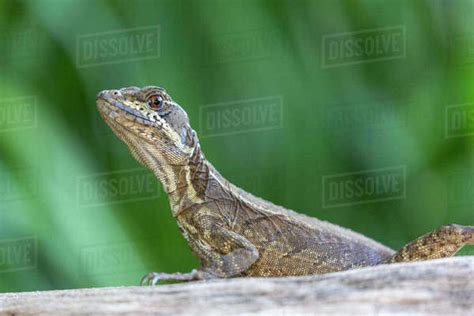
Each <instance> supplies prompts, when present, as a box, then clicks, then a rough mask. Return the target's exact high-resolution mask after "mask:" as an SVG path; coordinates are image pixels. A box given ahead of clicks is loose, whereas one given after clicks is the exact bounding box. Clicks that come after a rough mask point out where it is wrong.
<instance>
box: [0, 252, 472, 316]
mask: <svg viewBox="0 0 474 316" xmlns="http://www.w3.org/2000/svg"><path fill="white" fill-rule="evenodd" d="M71 313H75V314H76V313H81V314H82V313H84V314H111V313H117V314H130V315H137V314H142V313H148V314H150V313H153V314H156V315H170V314H173V315H175V314H186V315H191V314H195V315H203V314H214V315H223V314H258V315H261V314H270V315H272V314H273V315H285V314H287V315H294V314H318V315H320V314H331V315H333V314H337V315H345V314H351V315H354V314H361V315H362V314H363V315H374V314H377V315H380V314H383V315H386V314H397V315H400V314H402V315H404V314H410V315H413V314H416V315H420V314H421V315H423V314H428V315H431V314H438V315H440V314H441V315H448V314H449V315H474V256H472V257H454V258H447V259H440V260H432V261H423V262H413V263H401V264H391V265H381V266H375V267H370V268H363V269H359V270H352V271H346V272H337V273H330V274H325V275H314V276H306V277H287V278H236V279H226V280H215V281H201V282H192V283H182V284H172V285H161V286H155V287H119V288H94V289H78V290H60V291H44V292H24V293H5V294H0V314H2V315H3V314H6V315H13V314H14V315H18V314H48V315H49V314H61V315H64V314H71Z"/></svg>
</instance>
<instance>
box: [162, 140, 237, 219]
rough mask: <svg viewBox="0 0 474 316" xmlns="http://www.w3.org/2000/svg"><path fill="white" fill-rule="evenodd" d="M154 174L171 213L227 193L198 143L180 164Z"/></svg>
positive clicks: (164, 168) (223, 183) (168, 166)
mask: <svg viewBox="0 0 474 316" xmlns="http://www.w3.org/2000/svg"><path fill="white" fill-rule="evenodd" d="M155 170H156V171H155V175H156V176H157V178H158V179H159V180H160V182H161V183H162V184H163V187H164V189H165V191H166V193H167V194H168V197H169V202H170V206H171V210H172V213H173V216H175V217H176V216H177V215H178V214H179V213H181V212H183V211H185V210H188V209H190V208H191V207H193V206H196V205H199V204H203V203H206V202H208V201H210V200H216V199H219V198H222V197H223V196H226V195H228V194H229V192H228V191H229V190H230V186H231V185H230V183H229V182H228V181H227V180H226V179H225V178H224V177H223V176H221V175H220V173H219V172H218V171H217V170H216V169H215V168H214V166H213V165H212V164H211V163H210V162H209V161H207V159H206V158H205V156H204V154H203V152H202V150H201V147H200V146H199V143H197V144H196V146H195V148H194V151H193V154H192V155H191V157H190V158H189V159H188V160H187V163H184V164H182V165H172V166H171V165H167V166H164V167H162V168H157V169H155Z"/></svg>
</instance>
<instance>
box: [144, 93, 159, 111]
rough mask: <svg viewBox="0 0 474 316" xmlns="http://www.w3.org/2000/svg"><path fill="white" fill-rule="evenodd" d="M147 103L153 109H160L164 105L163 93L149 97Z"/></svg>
mask: <svg viewBox="0 0 474 316" xmlns="http://www.w3.org/2000/svg"><path fill="white" fill-rule="evenodd" d="M147 103H148V105H149V106H150V107H151V108H152V109H154V110H159V109H161V107H162V106H163V97H162V96H161V95H152V96H150V97H149V98H148V100H147Z"/></svg>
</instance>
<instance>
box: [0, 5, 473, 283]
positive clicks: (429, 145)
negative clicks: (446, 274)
mask: <svg viewBox="0 0 474 316" xmlns="http://www.w3.org/2000/svg"><path fill="white" fill-rule="evenodd" d="M473 15H474V2H473V1H448V0H445V1H411V0H410V1H409V0H403V1H400V0H396V1H375V0H373V1H355V0H354V1H332V0H327V1H316V0H315V1H302V0H301V1H291V0H287V1H277V0H272V1H270V0H268V1H250V0H249V1H240V0H228V1H219V0H212V1H207V0H200V1H197V0H196V1H190V0H188V1H185V0H181V1H179V0H169V1H168V0H159V1H125V0H123V1H120V0H117V1H87V0H83V1H79V0H76V1H69V0H41V1H40V0H37V1H5V0H0V291H2V292H7V291H31V290H46V289H62V288H78V287H94V286H113V285H136V284H137V283H138V281H139V279H140V277H141V276H142V275H143V274H145V273H146V272H148V271H162V272H175V271H183V272H185V271H189V270H191V269H192V268H195V267H197V260H196V259H195V258H194V257H193V256H192V254H191V252H190V250H189V248H188V246H187V245H186V243H185V241H184V239H183V237H182V236H181V235H180V233H179V231H178V229H177V225H176V223H175V221H174V219H173V218H172V216H171V212H170V210H169V206H168V200H167V197H166V195H165V194H164V192H163V190H162V187H161V185H160V184H159V183H157V182H156V181H155V179H154V178H153V176H152V175H151V173H149V172H148V171H147V170H145V169H143V168H142V167H141V166H140V165H138V163H137V162H135V160H134V159H133V158H132V157H131V155H130V154H129V152H128V149H127V148H126V146H125V145H123V144H122V143H121V142H120V141H119V140H118V139H116V137H115V136H114V135H113V134H112V133H111V132H110V131H109V129H108V127H107V126H106V125H105V123H103V122H102V121H101V119H100V117H99V115H98V112H97V110H96V107H95V96H96V95H97V93H98V92H99V91H100V90H102V89H112V88H120V87H125V86H131V85H134V86H144V85H159V86H163V87H165V88H166V89H167V90H168V92H169V93H170V94H171V95H172V96H173V98H174V99H175V100H176V101H177V102H178V103H180V104H181V105H182V106H183V108H185V110H186V111H187V112H188V114H189V116H190V120H191V123H192V126H193V127H194V129H196V131H197V132H198V134H199V135H201V146H202V148H203V150H204V152H205V154H206V156H207V158H208V159H209V160H210V161H211V162H212V163H213V164H214V165H215V166H216V168H217V169H218V170H219V171H220V172H221V173H222V174H223V175H224V176H225V177H227V178H228V179H229V180H230V181H232V182H234V183H235V184H237V185H239V186H241V187H243V188H244V189H246V190H248V191H250V192H252V193H254V194H256V195H258V196H261V197H263V198H266V199H268V200H270V201H272V202H274V203H277V204H280V205H283V206H285V207H288V208H291V209H294V210H297V211H300V212H304V213H307V214H309V215H311V216H316V217H318V218H321V219H325V220H329V221H331V222H334V223H337V224H340V225H343V226H345V227H349V228H351V229H353V230H356V231H358V232H361V233H363V234H365V235H367V236H370V237H372V238H374V239H376V240H378V241H380V242H382V243H384V244H386V245H388V246H390V247H393V248H398V247H400V246H402V245H403V244H405V243H406V242H408V241H410V240H412V239H414V238H416V237H418V236H420V235H422V234H424V233H426V232H427V231H429V230H432V229H434V228H436V227H437V226H439V225H441V224H446V223H459V224H471V225H472V224H474V211H473V206H474V185H473V181H474V160H473V153H474V152H473V148H474V147H473V145H474V142H473V139H474V138H473V136H472V135H473V134H474V90H473V87H474V77H473V74H474V72H473V70H474V31H473V30H474V28H473V26H474V19H473ZM120 43H121V44H120ZM361 43H362V44H361ZM121 45H122V46H121ZM361 45H362V46H361ZM226 109H230V110H232V111H234V112H232V113H234V114H236V116H235V117H234V116H232V117H227V116H226V114H225V113H227V112H226ZM239 111H240V112H239ZM265 111H267V112H265ZM268 111H270V114H271V117H270V118H269V117H268V116H265V113H267V114H268ZM245 113H247V114H248V113H251V114H250V116H245V115H247V114H245ZM262 113H263V114H262ZM219 115H220V116H219ZM239 115H240V116H239ZM239 118H240V119H239ZM244 118H246V119H248V120H250V121H248V120H247V121H245V120H244ZM216 120H217V121H216ZM229 120H230V123H229ZM232 120H234V121H232ZM216 122H217V123H216ZM219 122H220V124H221V125H218V123H219ZM226 124H227V125H226ZM380 169H381V170H380ZM357 179H363V180H364V181H365V180H367V179H369V180H370V179H372V180H373V181H379V180H380V181H388V182H385V183H386V186H383V188H384V189H383V190H382V191H383V192H381V193H380V192H379V193H373V192H371V191H370V187H364V190H365V191H362V195H355V193H354V194H352V195H351V193H350V192H349V191H347V188H346V191H343V190H344V189H343V188H342V189H341V186H338V185H342V186H344V185H345V184H347V183H351V182H350V181H356V180H357ZM370 181H371V180H370ZM364 183H367V182H364ZM387 183H388V184H387ZM338 188H339V189H338ZM378 188H380V186H379V187H378ZM328 190H329V191H328ZM344 192H345V193H344ZM460 254H464V255H467V254H474V251H473V247H466V248H464V249H463V250H462V252H461V253H460Z"/></svg>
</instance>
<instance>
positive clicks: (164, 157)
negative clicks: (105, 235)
mask: <svg viewBox="0 0 474 316" xmlns="http://www.w3.org/2000/svg"><path fill="white" fill-rule="evenodd" d="M97 106H98V109H99V112H100V114H101V116H102V117H103V119H104V120H105V122H106V123H107V124H108V125H109V126H110V128H111V129H112V131H113V132H114V133H115V134H116V135H117V136H118V137H119V138H120V139H121V140H122V141H123V142H124V143H125V144H127V145H128V148H129V149H130V152H131V153H132V155H133V156H134V157H135V159H136V160H137V161H139V162H140V163H141V164H143V165H144V166H146V167H147V168H149V169H150V170H151V171H152V172H153V173H154V174H155V175H156V177H157V178H158V179H159V180H160V181H161V183H162V185H163V188H164V190H165V191H166V193H167V195H168V198H169V202H170V206H171V210H172V214H173V216H174V217H175V219H176V221H177V223H178V226H179V229H180V230H181V232H182V234H183V235H184V237H185V238H186V240H187V242H188V243H189V246H190V247H191V249H192V251H193V253H194V254H195V255H196V256H197V257H198V258H199V260H200V263H201V267H200V269H198V270H193V271H191V272H189V273H155V272H151V273H149V274H147V275H146V276H145V277H144V278H143V279H142V283H143V284H155V283H156V282H157V281H158V280H188V281H189V280H200V279H209V278H228V277H237V276H262V277H270V276H290V275H308V274H318V273H327V272H335V271H343V270H348V269H354V268H359V267H365V266H372V265H378V264H384V263H392V262H405V261H416V260H426V259H435V258H441V257H447V256H452V255H454V254H455V253H456V252H457V251H458V250H459V249H460V248H461V247H462V246H463V245H465V244H474V226H460V225H455V224H452V225H444V226H441V227H439V228H438V229H435V230H433V231H432V232H430V233H428V234H426V235H423V236H421V237H419V238H418V239H416V240H414V241H412V242H410V243H408V244H407V245H405V246H404V247H402V248H401V249H400V250H398V251H397V252H395V251H394V250H392V249H390V248H388V247H386V246H384V245H382V244H380V243H378V242H376V241H374V240H372V239H369V238H367V237H365V236H363V235H361V234H358V233H356V232H353V231H351V230H349V229H345V228H342V227H340V226H337V225H334V224H331V223H328V222H325V221H321V220H318V219H316V218H313V217H309V216H305V215H303V214H298V213H296V212H294V211H291V210H288V209H285V208H283V207H281V206H277V205H274V204H272V203H270V202H267V201H265V200H263V199H260V198H258V197H255V196H253V195H251V194H250V193H247V192H245V191H243V190H242V189H240V188H238V187H236V186H235V185H233V184H232V183H230V182H229V181H227V180H226V179H225V178H224V177H223V176H222V175H221V174H219V172H218V171H217V170H216V169H215V168H214V167H213V166H212V164H211V163H210V162H209V161H208V160H206V158H205V156H204V154H203V152H202V150H201V147H200V144H199V140H198V136H197V134H196V132H195V131H194V130H193V129H192V128H191V126H190V124H189V120H188V115H187V114H186V112H185V111H184V110H183V109H182V108H181V107H180V106H179V105H178V104H177V103H176V102H174V101H173V99H172V98H171V96H170V95H169V94H168V93H167V92H166V91H165V90H164V89H163V88H159V87H153V86H147V87H144V88H137V87H129V88H123V89H119V90H104V91H102V92H100V93H99V95H98V96H97Z"/></svg>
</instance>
